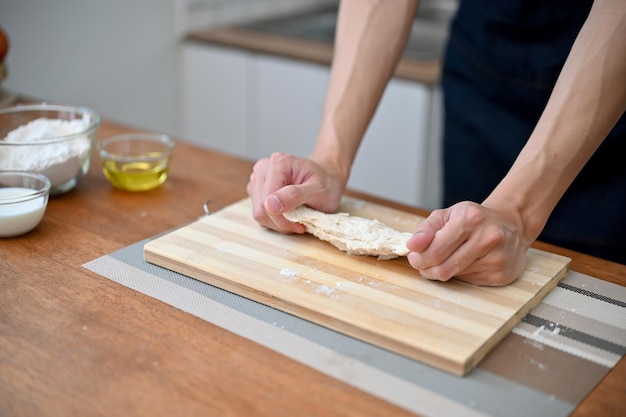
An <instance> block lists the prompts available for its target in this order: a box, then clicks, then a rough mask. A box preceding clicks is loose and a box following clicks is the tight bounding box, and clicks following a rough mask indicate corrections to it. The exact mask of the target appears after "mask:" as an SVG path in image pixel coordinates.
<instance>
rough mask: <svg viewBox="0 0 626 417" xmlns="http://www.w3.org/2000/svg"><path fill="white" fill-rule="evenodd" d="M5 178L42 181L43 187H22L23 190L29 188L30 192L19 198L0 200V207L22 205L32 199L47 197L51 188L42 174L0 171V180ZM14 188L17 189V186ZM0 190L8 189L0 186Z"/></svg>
mask: <svg viewBox="0 0 626 417" xmlns="http://www.w3.org/2000/svg"><path fill="white" fill-rule="evenodd" d="M5 176H17V177H30V178H34V179H37V180H40V181H43V186H42V187H40V188H31V187H25V186H22V187H23V188H31V189H32V192H31V193H28V194H26V195H22V196H19V197H13V198H0V205H9V204H16V203H23V202H25V201H30V200H34V199H36V198H39V197H43V196H47V195H48V194H49V192H50V188H51V187H52V184H51V182H50V180H49V179H48V177H46V176H45V175H43V174H40V173H37V172H29V171H0V180H1V179H2V177H5ZM16 187H19V186H16ZM0 188H8V187H5V186H0Z"/></svg>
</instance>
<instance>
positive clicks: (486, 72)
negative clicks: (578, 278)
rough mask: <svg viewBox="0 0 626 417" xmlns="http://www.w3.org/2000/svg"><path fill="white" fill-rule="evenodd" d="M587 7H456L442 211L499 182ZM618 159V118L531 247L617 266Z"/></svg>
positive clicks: (515, 3) (620, 248)
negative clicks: (549, 246)
mask: <svg viewBox="0 0 626 417" xmlns="http://www.w3.org/2000/svg"><path fill="white" fill-rule="evenodd" d="M591 3H592V1H572V0H543V1H541V0H528V1H524V0H507V1H502V2H500V1H493V0H464V1H463V0H462V1H461V3H460V7H459V11H458V13H457V16H456V18H455V20H454V21H453V23H452V27H451V35H450V41H449V43H448V48H447V52H446V57H445V65H444V74H443V89H444V97H445V122H444V126H445V127H444V149H443V155H444V161H443V163H444V205H445V206H449V205H452V204H454V203H456V202H458V201H462V200H471V201H477V202H480V201H482V200H484V199H485V198H486V197H487V196H488V195H489V193H490V192H491V191H492V190H493V189H494V188H495V186H496V185H497V184H498V182H499V181H500V180H501V179H502V178H503V177H504V176H505V175H506V173H507V171H508V170H509V168H510V166H511V165H512V163H513V161H514V160H515V158H516V156H517V155H518V153H519V151H520V150H521V149H522V147H523V146H524V144H525V142H526V140H527V139H528V137H529V135H530V133H531V132H532V130H533V128H534V126H535V124H536V123H537V121H538V119H539V116H540V115H541V112H542V111H543V108H544V107H545V105H546V103H547V101H548V97H549V95H550V92H551V90H552V87H553V85H554V83H555V81H556V79H557V77H558V75H559V72H560V70H561V67H562V66H563V63H564V62H565V59H566V57H567V54H568V53H569V50H570V48H571V46H572V44H573V42H574V39H575V38H576V35H577V34H578V31H579V30H580V27H581V26H582V25H583V23H584V21H585V19H586V17H587V15H588V13H589V10H590V8H591ZM621 82H626V81H625V80H621ZM625 158H626V116H622V118H621V120H620V121H619V122H618V124H617V125H616V126H615V128H614V129H613V130H612V131H611V133H610V135H609V137H607V139H606V140H605V141H604V143H603V144H602V145H601V146H600V148H599V149H598V151H597V152H596V153H595V154H594V156H593V157H592V158H591V160H590V161H589V163H588V164H587V165H586V166H585V168H584V169H583V171H582V172H581V173H580V174H579V175H578V177H577V178H576V180H575V181H574V183H573V184H572V186H571V187H570V188H569V189H568V191H567V192H566V194H565V195H564V196H563V198H562V199H561V201H560V202H559V204H558V205H557V207H556V209H555V210H554V212H553V213H552V215H551V217H550V219H549V220H548V223H547V225H546V227H545V229H544V231H543V232H542V234H541V236H540V237H539V239H540V240H542V241H545V242H550V243H554V244H556V245H559V246H563V247H567V248H571V249H574V250H577V251H580V252H584V253H589V254H592V255H595V256H599V257H603V258H606V259H611V260H614V261H617V262H620V263H623V264H626V160H625Z"/></svg>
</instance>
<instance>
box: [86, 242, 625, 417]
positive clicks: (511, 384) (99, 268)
mask: <svg viewBox="0 0 626 417" xmlns="http://www.w3.org/2000/svg"><path fill="white" fill-rule="evenodd" d="M146 242H147V241H142V242H138V243H136V244H134V245H131V246H129V247H126V248H123V249H121V250H119V251H116V252H114V253H112V254H109V255H106V256H103V257H100V258H98V259H95V260H93V261H90V262H88V263H86V264H84V265H83V267H85V268H86V269H89V270H90V271H93V272H95V273H97V274H99V275H101V276H104V277H106V278H108V279H111V280H113V281H116V282H118V283H120V284H122V285H124V286H126V287H129V288H132V289H134V290H136V291H139V292H141V293H143V294H146V295H148V296H151V297H153V298H156V299H158V300H161V301H163V302H165V303H167V304H169V305H171V306H173V307H176V308H178V309H181V310H183V311H186V312H188V313H190V314H193V315H195V316H197V317H200V318H202V319H204V320H206V321H208V322H211V323H213V324H216V325H218V326H220V327H222V328H224V329H227V330H229V331H232V332H234V333H236V334H238V335H240V336H242V337H245V338H248V339H250V340H253V341H255V342H257V343H259V344H261V345H264V346H267V347H269V348H271V349H274V350H276V351H278V352H280V353H282V354H283V355H285V356H288V357H290V358H292V359H294V360H297V361H300V362H302V363H304V364H306V365H308V366H310V367H312V368H314V369H316V370H318V371H320V372H324V373H326V374H328V375H330V376H332V377H334V378H337V379H339V380H342V381H344V382H345V383H348V384H350V385H353V386H355V387H357V388H360V389H361V390H363V391H366V392H368V393H370V394H372V395H375V396H378V397H380V398H383V399H385V400H386V401H389V402H391V403H393V404H395V405H398V406H400V407H403V408H405V409H407V410H409V411H412V412H414V413H417V414H420V415H425V416H431V415H432V416H435V415H436V416H447V415H449V416H459V415H463V416H501V415H506V416H513V417H515V416H528V415H532V416H567V415H569V414H570V413H571V412H572V411H573V410H574V409H575V408H576V406H577V405H578V404H579V403H580V402H581V401H582V400H583V398H584V397H585V396H586V395H587V394H588V393H589V392H590V391H591V390H592V389H593V388H594V387H595V386H596V385H597V384H598V383H599V382H600V380H601V379H602V378H603V377H604V376H605V375H606V373H607V372H608V371H609V370H610V369H611V368H612V367H613V366H615V365H616V364H617V362H618V361H619V360H620V358H621V357H622V356H623V355H624V354H625V353H626V287H621V286H618V285H614V284H611V283H607V282H604V281H601V280H598V279H596V278H593V277H590V276H587V275H583V274H580V273H577V272H570V273H569V275H568V276H567V277H566V278H565V279H564V280H563V281H562V282H561V283H560V284H559V285H558V287H557V288H555V289H554V290H553V291H552V292H551V293H550V294H549V295H548V296H547V297H546V298H545V299H544V300H543V301H542V302H541V304H539V305H538V306H537V307H536V308H535V309H534V310H533V311H532V312H531V313H530V314H528V315H527V316H526V317H525V318H524V319H523V321H522V323H520V324H519V325H518V326H517V327H516V328H515V329H514V330H513V331H512V333H511V334H510V335H508V336H507V337H506V338H505V339H504V340H503V341H502V342H500V344H499V345H498V346H497V347H496V348H495V349H494V350H493V351H492V352H491V353H490V354H489V355H488V356H487V357H486V358H485V359H484V360H483V361H482V363H481V364H480V365H479V366H478V367H477V368H475V369H474V370H473V371H472V372H471V373H470V374H468V375H467V376H465V377H457V376H453V375H451V374H449V373H446V372H443V371H440V370H438V369H435V368H432V367H429V366H427V365H424V364H422V363H420V362H417V361H414V360H411V359H408V358H406V357H404V356H401V355H398V354H395V353H392V352H389V351H386V350H384V349H381V348H377V347H375V346H373V345H370V344H368V343H364V342H361V341H359V340H356V339H353V338H351V337H348V336H345V335H343V334H341V333H338V332H335V331H332V330H329V329H327V328H324V327H322V326H319V325H316V324H314V323H311V322H308V321H306V320H302V319H300V318H298V317H295V316H292V315H290V314H287V313H284V312H281V311H279V310H276V309H273V308H271V307H268V306H266V305H263V304H260V303H257V302H255V301H252V300H249V299H246V298H243V297H240V296H238V295H235V294H232V293H229V292H227V291H224V290H221V289H219V288H216V287H213V286H211V285H209V284H205V283H203V282H200V281H197V280H194V279H192V278H189V277H186V276H184V275H180V274H177V273H175V272H172V271H169V270H167V269H163V268H160V267H158V266H156V265H153V264H150V263H147V262H145V261H144V260H143V245H144V244H145V243H146Z"/></svg>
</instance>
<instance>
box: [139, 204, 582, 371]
mask: <svg viewBox="0 0 626 417" xmlns="http://www.w3.org/2000/svg"><path fill="white" fill-rule="evenodd" d="M339 210H340V211H341V212H347V213H350V214H352V215H356V216H361V217H366V218H372V219H378V220H380V221H381V222H383V223H385V224H387V225H388V226H391V227H394V228H395V229H397V230H400V231H411V230H415V227H416V226H417V225H418V224H419V223H420V221H421V220H423V219H422V218H420V217H417V216H415V215H413V214H411V213H407V212H403V211H400V210H394V209H391V208H389V207H384V206H380V205H376V204H373V203H368V202H366V201H364V200H356V199H351V198H344V202H343V206H342V207H340V209H339ZM144 257H145V259H146V260H147V261H148V262H151V263H154V264H156V265H159V266H162V267H165V268H168V269H170V270H173V271H176V272H178V273H181V274H184V275H187V276H191V277H193V278H196V279H198V280H200V281H203V282H207V283H209V284H212V285H215V286H217V287H220V288H222V289H225V290H228V291H231V292H234V293H236V294H239V295H242V296H244V297H247V298H250V299H253V300H255V301H259V302H261V303H265V304H268V305H270V306H272V307H275V308H278V309H280V310H283V311H286V312H288V313H291V314H294V315H297V316H299V317H301V318H304V319H307V320H310V321H313V322H315V323H318V324H320V325H323V326H325V327H329V328H332V329H335V330H338V331H340V332H343V333H345V334H348V335H350V336H353V337H356V338H358V339H361V340H364V341H366V342H369V343H372V344H375V345H377V346H380V347H383V348H386V349H389V350H391V351H394V352H397V353H400V354H403V355H405V356H408V357H410V358H413V359H417V360H420V361H422V362H425V363H427V364H429V365H432V366H435V367H438V368H441V369H443V370H445V371H448V372H451V373H453V374H457V375H465V374H466V373H467V372H469V371H470V370H471V369H473V368H474V366H476V365H477V364H478V363H479V362H480V360H481V359H482V358H484V357H485V355H486V354H487V353H488V352H489V351H490V350H491V349H492V348H493V347H494V346H495V344H496V343H497V342H499V341H500V340H501V339H502V338H503V337H504V336H506V335H507V334H508V333H509V332H510V331H511V329H512V328H513V327H515V326H516V325H517V324H518V323H519V322H520V320H521V319H522V317H523V316H524V315H526V313H527V312H529V311H530V310H531V309H532V308H533V307H535V306H536V305H537V304H538V303H539V302H540V301H541V299H542V298H543V297H544V296H545V295H546V294H547V293H548V292H549V291H550V290H551V289H552V288H554V287H555V286H556V285H557V284H558V282H559V281H560V280H561V279H562V278H563V277H564V276H565V274H566V273H567V271H568V266H569V263H570V259H569V258H565V257H562V256H558V255H553V254H549V253H546V252H542V251H538V250H535V249H531V251H530V252H529V260H528V264H527V267H526V270H525V271H524V273H523V274H522V275H521V276H520V278H519V279H517V280H516V281H515V282H514V283H513V284H511V285H508V286H506V287H499V288H490V287H478V286H474V285H471V284H467V283H464V282H459V281H456V280H452V281H450V282H445V283H442V282H432V281H427V280H423V279H419V277H418V276H417V274H416V271H415V270H414V269H413V268H411V266H410V265H409V263H408V261H407V259H406V257H401V258H397V259H394V260H387V261H384V260H377V259H376V258H375V257H370V256H358V255H348V254H346V253H345V252H341V251H339V250H338V249H337V248H335V247H334V246H332V245H330V244H329V243H327V242H323V241H320V240H318V239H317V238H315V237H313V236H311V235H308V234H307V235H283V234H280V233H276V232H273V231H270V230H268V229H265V228H263V227H261V226H259V225H258V224H257V223H256V221H255V220H254V219H253V218H252V204H251V202H250V200H249V199H245V200H242V201H239V202H237V203H235V204H232V205H230V206H228V207H226V208H224V209H223V210H220V211H219V212H217V213H214V214H211V215H210V216H207V217H204V218H202V219H200V220H197V221H195V222H193V223H192V224H189V225H187V226H184V227H182V228H180V229H177V230H175V231H173V232H170V233H168V234H166V235H165V236H161V237H159V238H157V239H155V240H153V241H151V242H148V243H147V244H146V245H145V246H144Z"/></svg>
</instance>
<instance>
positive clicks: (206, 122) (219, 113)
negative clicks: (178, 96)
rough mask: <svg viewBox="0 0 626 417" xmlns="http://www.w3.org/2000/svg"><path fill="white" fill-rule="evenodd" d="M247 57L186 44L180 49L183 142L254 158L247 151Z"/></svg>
mask: <svg viewBox="0 0 626 417" xmlns="http://www.w3.org/2000/svg"><path fill="white" fill-rule="evenodd" d="M249 66H250V61H249V55H248V54H246V53H244V52H242V51H239V50H236V49H229V48H218V47H208V46H205V45H200V44H195V43H189V44H185V46H184V48H183V69H182V72H183V83H182V91H183V100H182V101H183V111H182V119H183V123H182V125H183V126H182V131H183V136H184V138H185V139H186V140H189V141H190V142H193V143H195V144H198V145H201V146H204V147H209V148H211V149H214V150H218V151H221V152H225V153H228V154H231V155H236V156H239V157H243V158H253V155H252V154H251V151H250V149H249V146H248V144H249V139H248V131H249V119H250V110H249V108H248V107H249V104H250V99H249V96H250V90H251V86H250V77H249V75H248V72H249V71H248V68H249Z"/></svg>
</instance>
